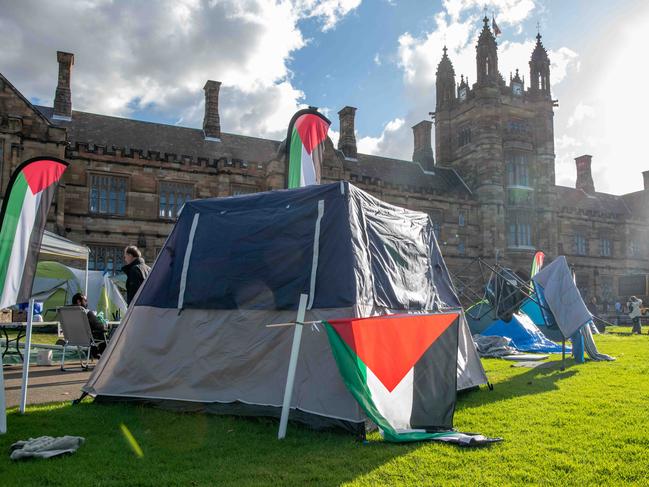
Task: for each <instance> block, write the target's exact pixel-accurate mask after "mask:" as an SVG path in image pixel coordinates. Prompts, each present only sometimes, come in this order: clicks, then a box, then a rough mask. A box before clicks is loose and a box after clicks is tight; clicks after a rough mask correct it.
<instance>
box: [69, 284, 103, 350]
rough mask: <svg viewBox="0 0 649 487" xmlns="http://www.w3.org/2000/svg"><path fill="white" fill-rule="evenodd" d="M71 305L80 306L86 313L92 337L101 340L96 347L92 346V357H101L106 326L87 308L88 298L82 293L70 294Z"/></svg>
mask: <svg viewBox="0 0 649 487" xmlns="http://www.w3.org/2000/svg"><path fill="white" fill-rule="evenodd" d="M72 306H81V307H82V308H83V309H84V311H85V312H86V314H87V315H88V323H90V330H91V331H92V337H93V338H94V339H95V340H102V342H101V343H99V344H97V346H96V347H92V350H91V351H90V353H91V355H92V357H93V358H99V357H101V354H102V353H103V352H104V350H105V349H106V342H105V340H106V336H105V335H104V333H105V332H106V326H105V325H104V324H103V323H102V322H101V321H99V318H97V315H96V314H95V312H94V311H91V310H89V309H88V298H87V297H86V296H85V295H84V294H82V293H77V294H75V295H74V296H72Z"/></svg>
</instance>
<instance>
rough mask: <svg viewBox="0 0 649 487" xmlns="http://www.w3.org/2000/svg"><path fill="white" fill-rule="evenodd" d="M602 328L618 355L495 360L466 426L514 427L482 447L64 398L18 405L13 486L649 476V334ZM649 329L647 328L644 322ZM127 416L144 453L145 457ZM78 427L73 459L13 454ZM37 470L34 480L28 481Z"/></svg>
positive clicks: (12, 426) (4, 445) (462, 418)
mask: <svg viewBox="0 0 649 487" xmlns="http://www.w3.org/2000/svg"><path fill="white" fill-rule="evenodd" d="M612 331H613V332H614V333H609V334H606V335H601V336H598V337H597V338H596V340H597V342H598V346H599V348H600V351H602V352H604V353H609V354H612V355H615V356H617V358H618V360H617V361H616V362H612V363H606V362H601V363H593V362H588V363H586V364H584V365H574V364H573V363H572V360H569V361H568V365H569V366H568V368H567V369H566V370H565V371H561V370H560V369H559V357H555V358H554V359H553V361H554V363H553V364H552V366H551V367H548V368H540V369H525V368H517V367H512V366H511V363H509V362H505V361H502V360H497V359H489V360H485V361H484V364H485V367H486V369H487V372H488V373H489V376H490V379H491V381H492V382H493V383H494V385H495V389H494V390H493V391H488V390H486V389H482V390H480V391H476V392H471V393H467V394H464V395H462V396H461V397H460V398H459V401H458V406H457V411H456V414H455V424H456V427H457V428H458V429H460V430H464V431H474V432H480V433H483V434H486V435H491V436H502V437H503V438H504V439H505V441H504V442H502V443H499V444H495V445H492V446H490V447H487V448H482V449H462V448H459V447H455V446H452V445H444V444H435V443H418V444H408V445H392V444H387V443H383V442H381V441H380V440H379V437H378V435H377V434H373V435H371V436H370V438H369V440H370V441H369V442H368V443H367V444H362V443H359V442H357V441H355V440H354V439H353V438H352V437H350V436H347V435H345V434H334V433H318V432H312V431H308V430H306V429H304V428H301V427H296V426H291V427H289V433H288V438H287V439H286V440H284V441H282V442H278V441H277V440H276V439H275V436H276V433H277V423H276V422H275V421H271V420H254V419H253V420H250V419H240V418H229V417H216V416H207V415H199V414H176V413H170V412H166V411H161V410H156V409H153V408H148V407H143V406H128V405H117V406H108V405H99V404H93V403H91V402H86V403H83V404H82V405H80V406H75V407H71V406H69V405H68V404H56V405H49V406H41V407H32V408H30V409H29V411H28V414H27V415H25V416H20V415H19V414H17V413H16V411H15V410H14V411H12V412H11V413H10V415H9V419H8V421H9V433H8V434H7V435H5V436H3V437H0V451H1V452H5V454H4V455H3V456H2V457H1V458H0V478H2V484H3V485H35V486H41V485H48V486H50V485H71V484H93V485H94V484H96V485H152V486H161V485H237V486H238V485H301V484H312V485H316V484H317V485H339V484H349V485H387V484H392V485H394V484H400V485H401V484H410V485H433V484H444V485H446V484H450V485H479V484H492V485H504V484H515V485H521V484H537V483H538V484H554V485H614V484H624V483H634V484H640V485H641V484H644V485H649V480H647V478H648V477H647V476H648V474H649V436H648V435H647V426H649V336H647V335H643V336H631V335H628V333H624V332H628V329H613V330H612ZM645 333H646V329H645ZM120 423H124V424H126V425H127V426H128V428H130V430H131V432H132V433H133V435H134V436H135V438H137V440H138V441H139V443H140V445H141V447H142V450H143V451H144V456H143V458H137V457H136V456H135V455H134V454H133V452H132V451H131V450H130V448H129V447H128V445H127V443H126V441H125V440H124V438H123V437H122V434H121V432H120V429H119V425H120ZM45 434H47V435H53V436H58V435H64V434H69V435H80V436H84V437H86V439H87V442H86V444H85V445H83V446H82V447H81V449H80V450H79V451H78V452H77V453H76V454H75V455H72V456H69V457H65V458H58V459H51V460H39V461H31V462H25V463H12V462H11V461H10V460H9V459H8V453H7V452H8V447H9V445H10V444H11V443H12V442H14V441H16V440H18V439H23V438H28V437H30V436H39V435H45ZM24 479H26V480H24Z"/></svg>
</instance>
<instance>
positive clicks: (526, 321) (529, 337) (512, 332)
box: [481, 313, 561, 353]
mask: <svg viewBox="0 0 649 487" xmlns="http://www.w3.org/2000/svg"><path fill="white" fill-rule="evenodd" d="M481 335H484V336H502V337H507V338H509V339H511V341H512V342H511V346H512V347H514V348H516V349H517V350H519V351H521V352H541V353H561V345H559V344H557V343H555V342H553V341H551V340H548V339H547V338H546V337H545V335H544V334H543V333H542V332H541V331H540V330H539V328H538V327H537V326H536V325H535V324H534V322H533V321H532V319H531V318H530V317H529V316H527V315H526V314H524V313H515V314H514V316H513V317H512V319H511V321H510V322H509V323H505V322H504V321H502V320H498V321H495V322H494V323H493V324H492V325H491V326H489V327H488V328H487V329H486V330H484V331H483V332H482V333H481Z"/></svg>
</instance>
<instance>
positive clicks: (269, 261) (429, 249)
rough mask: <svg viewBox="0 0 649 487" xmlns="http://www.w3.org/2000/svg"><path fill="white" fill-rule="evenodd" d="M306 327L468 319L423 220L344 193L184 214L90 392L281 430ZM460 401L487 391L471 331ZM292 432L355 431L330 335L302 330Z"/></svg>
mask: <svg viewBox="0 0 649 487" xmlns="http://www.w3.org/2000/svg"><path fill="white" fill-rule="evenodd" d="M302 293H304V294H308V295H309V301H308V308H307V313H306V320H307V321H314V320H320V319H332V318H342V317H364V316H374V315H383V314H388V313H403V312H411V313H416V312H422V311H441V310H446V309H458V308H460V303H459V300H458V298H457V296H456V293H455V291H454V288H453V284H452V282H451V279H450V277H449V273H448V270H447V268H446V265H445V263H444V260H443V258H442V255H441V253H440V250H439V247H438V245H437V242H436V240H435V236H434V232H433V225H432V222H431V221H430V219H429V217H428V216H427V215H426V214H425V213H421V212H415V211H410V210H406V209H403V208H399V207H396V206H392V205H389V204H387V203H384V202H382V201H380V200H378V199H376V198H375V197H373V196H371V195H369V194H367V193H365V192H364V191H362V190H360V189H358V188H356V187H354V186H353V185H351V184H349V183H347V182H340V183H333V184H327V185H321V186H310V187H306V188H300V189H294V190H284V191H273V192H267V193H258V194H253V195H243V196H235V197H230V198H217V199H207V200H199V201H191V202H189V203H187V204H186V205H185V207H184V209H183V211H182V213H181V215H180V217H179V219H178V222H177V223H176V225H175V227H174V229H173V231H172V232H171V234H170V236H169V238H168V239H167V242H166V244H165V246H164V248H163V250H162V251H161V254H160V256H159V257H158V259H157V261H156V262H155V264H154V266H153V269H152V271H151V274H150V275H149V277H148V279H147V281H146V282H145V284H144V285H143V287H142V288H141V289H140V292H139V294H138V295H137V296H136V298H135V300H134V302H133V303H132V304H131V306H130V308H129V310H128V313H127V315H126V317H125V319H124V321H123V323H122V324H121V326H120V327H119V329H118V331H117V333H116V335H115V336H114V338H113V340H112V342H111V344H110V345H109V347H108V349H107V351H106V353H105V354H104V357H102V359H101V361H100V362H99V364H98V365H97V367H96V368H95V370H94V373H93V374H92V376H91V378H90V380H89V381H88V383H87V384H86V385H85V387H84V391H85V392H88V393H90V394H92V395H95V396H98V397H103V398H110V399H113V400H114V399H136V400H145V401H150V402H158V403H161V404H163V405H166V406H170V407H176V408H179V409H184V410H206V411H211V412H219V413H233V414H243V415H265V416H279V412H280V409H281V405H282V398H283V393H284V387H285V383H286V375H287V368H288V361H289V355H290V349H291V343H292V337H293V329H292V327H277V328H268V327H266V326H265V325H267V324H271V323H283V322H290V321H293V320H295V318H296V310H297V307H298V301H299V297H300V294H302ZM457 375H458V380H457V388H458V389H465V388H469V387H473V386H476V385H480V384H485V383H486V382H487V379H486V376H485V373H484V369H483V368H482V365H481V363H480V360H479V358H478V355H477V353H476V350H475V347H474V345H473V341H472V340H471V335H470V332H469V330H468V326H467V325H466V321H464V320H462V323H461V327H460V336H459V353H458V363H457ZM291 418H292V419H297V420H301V421H303V422H305V423H308V424H309V425H311V426H313V427H316V428H317V427H323V426H330V425H332V424H337V425H340V426H344V427H346V428H349V429H354V430H357V429H358V428H359V427H360V426H362V424H363V423H364V421H365V416H364V414H363V412H362V410H361V409H360V407H359V406H358V404H357V403H356V401H355V400H354V398H353V397H352V396H351V394H350V393H349V392H348V390H347V389H346V387H345V385H344V384H343V381H342V379H341V378H340V375H339V372H338V370H337V367H336V363H335V361H334V358H333V356H332V353H331V350H330V347H329V342H328V339H327V334H326V333H325V331H324V329H323V327H322V326H321V325H310V326H306V327H305V328H304V333H303V335H302V348H301V350H300V356H299V361H298V366H297V374H296V379H295V389H294V393H293V399H292V404H291Z"/></svg>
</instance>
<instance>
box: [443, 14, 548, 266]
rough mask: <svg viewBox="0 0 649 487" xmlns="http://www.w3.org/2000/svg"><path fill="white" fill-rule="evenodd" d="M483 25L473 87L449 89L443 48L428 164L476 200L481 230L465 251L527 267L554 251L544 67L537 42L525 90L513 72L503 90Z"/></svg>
mask: <svg viewBox="0 0 649 487" xmlns="http://www.w3.org/2000/svg"><path fill="white" fill-rule="evenodd" d="M488 20H489V19H487V18H485V19H483V26H482V30H481V32H480V35H479V37H478V42H477V45H476V68H477V72H476V82H475V83H473V85H470V84H469V83H468V80H466V81H465V77H464V76H463V75H462V76H461V80H462V81H461V83H460V84H459V85H458V86H454V82H455V72H454V70H453V66H452V64H451V61H450V59H448V56H447V53H446V48H445V49H444V54H443V56H442V60H441V61H440V63H439V66H438V68H437V78H436V80H437V86H436V91H437V107H436V111H435V146H436V158H437V163H438V165H440V166H447V167H452V168H454V169H455V170H456V171H457V172H458V173H459V174H460V176H462V178H463V179H464V181H465V182H466V183H467V185H468V186H469V188H470V189H471V191H472V192H473V194H474V197H475V198H476V200H477V202H478V206H479V212H478V218H479V220H480V221H479V224H480V226H481V231H480V235H479V237H478V238H476V241H475V242H473V243H472V245H473V246H474V247H478V249H479V254H480V255H482V256H484V257H486V258H488V259H493V258H494V257H495V255H494V253H495V254H497V255H498V258H499V260H501V261H503V259H504V262H506V263H507V264H508V265H511V266H512V267H514V268H527V267H528V265H529V261H530V258H531V255H532V254H533V251H534V250H535V249H537V248H539V249H543V250H544V251H545V252H546V253H548V254H550V255H556V249H557V236H556V234H557V231H556V230H557V229H556V221H557V219H556V209H555V206H556V198H555V197H554V196H553V195H554V194H555V189H554V184H555V182H554V129H553V117H554V113H553V106H554V105H553V102H552V99H551V95H550V61H549V59H548V56H547V52H546V51H545V49H544V48H543V45H542V44H541V42H540V36H538V37H537V44H536V47H535V49H534V52H533V54H532V59H531V61H530V73H531V74H532V86H531V87H530V88H529V89H528V90H527V91H526V90H525V81H524V79H522V78H521V76H520V75H519V74H518V72H517V73H516V76H511V75H510V82H509V85H507V84H506V83H505V81H504V79H503V77H502V75H501V74H500V72H499V71H498V46H497V44H496V39H495V37H494V35H493V33H492V32H491V30H490V28H489V23H488ZM535 83H536V84H535ZM452 85H453V86H454V89H453V91H451V89H450V87H451V86H452Z"/></svg>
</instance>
